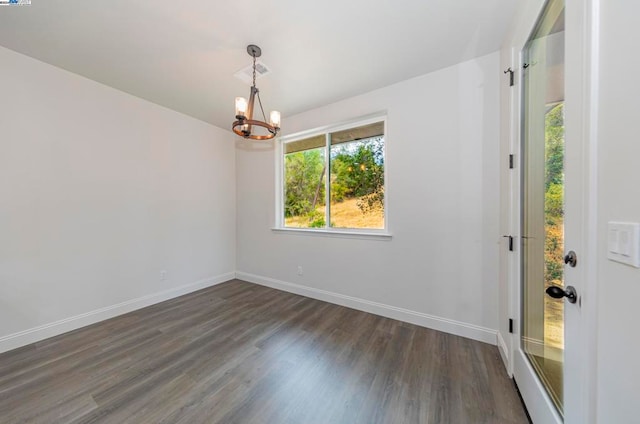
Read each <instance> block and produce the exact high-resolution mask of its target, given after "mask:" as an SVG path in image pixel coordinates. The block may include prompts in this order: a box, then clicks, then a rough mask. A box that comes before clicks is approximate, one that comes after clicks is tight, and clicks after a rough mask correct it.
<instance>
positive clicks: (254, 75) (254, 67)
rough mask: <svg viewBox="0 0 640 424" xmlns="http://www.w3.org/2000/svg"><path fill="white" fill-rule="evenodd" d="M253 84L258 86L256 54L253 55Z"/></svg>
mask: <svg viewBox="0 0 640 424" xmlns="http://www.w3.org/2000/svg"><path fill="white" fill-rule="evenodd" d="M253 86H254V87H255V86H256V55H255V54H254V55H253Z"/></svg>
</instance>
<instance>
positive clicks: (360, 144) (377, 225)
mask: <svg viewBox="0 0 640 424" xmlns="http://www.w3.org/2000/svg"><path fill="white" fill-rule="evenodd" d="M280 160H281V169H282V172H281V176H282V177H281V193H282V200H281V202H280V210H279V215H280V222H281V224H280V225H279V227H280V228H306V229H325V230H333V231H340V230H367V231H369V230H374V231H373V232H382V231H383V230H385V229H386V225H385V172H384V167H385V118H384V117H379V116H378V117H377V118H373V119H368V120H366V121H359V122H357V123H354V124H350V125H341V126H335V127H331V128H328V129H326V130H324V131H315V132H311V133H306V134H304V135H298V136H296V135H293V136H289V137H286V138H284V139H283V140H282V149H281V155H280Z"/></svg>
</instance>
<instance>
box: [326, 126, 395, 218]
mask: <svg viewBox="0 0 640 424" xmlns="http://www.w3.org/2000/svg"><path fill="white" fill-rule="evenodd" d="M349 144H351V145H346V146H343V145H338V146H335V147H334V148H333V149H332V154H331V200H332V201H334V202H340V201H342V200H344V199H345V198H353V197H356V198H359V201H358V203H357V204H358V207H359V208H360V210H361V211H362V212H363V213H366V212H368V211H370V210H373V209H376V208H379V209H383V207H384V140H383V139H382V138H374V139H369V140H365V141H358V142H355V143H349Z"/></svg>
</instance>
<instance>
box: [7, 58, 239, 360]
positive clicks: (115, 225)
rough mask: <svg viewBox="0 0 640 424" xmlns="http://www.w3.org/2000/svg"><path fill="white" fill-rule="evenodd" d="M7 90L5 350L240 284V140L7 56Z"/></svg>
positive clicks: (44, 66)
mask: <svg viewBox="0 0 640 424" xmlns="http://www.w3.org/2000/svg"><path fill="white" fill-rule="evenodd" d="M0 93H1V94H0V201H1V203H0V351H3V350H7V349H10V348H14V347H17V346H20V345H22V344H25V343H29V342H32V341H35V340H38V339H41V338H43V337H47V336H50V335H53V334H57V333H60V332H62V331H65V330H69V329H72V328H76V327H78V326H81V325H86V324H88V323H90V322H94V321H96V320H99V319H104V318H107V317H109V316H113V315H115V314H118V313H122V312H126V311H128V310H131V309H134V308H137V307H140V306H144V305H146V304H149V303H153V302H157V301H159V300H163V299H166V298H169V297H173V296H176V295H178V294H181V293H184V292H188V291H190V290H194V289H196V288H199V287H203V286H206V285H210V284H213V283H216V282H219V281H222V280H225V279H229V278H232V277H233V271H234V270H235V181H234V177H235V162H234V161H235V153H234V146H233V139H234V138H233V136H232V134H231V133H230V132H228V131H223V130H221V129H218V128H216V127H213V126H211V125H209V124H206V123H203V122H201V121H198V120H195V119H193V118H190V117H187V116H184V115H181V114H179V113H176V112H173V111H170V110H168V109H165V108H162V107H160V106H157V105H154V104H151V103H149V102H146V101H143V100H141V99H138V98H135V97H132V96H130V95H128V94H125V93H122V92H119V91H116V90H114V89H111V88H108V87H106V86H103V85H100V84H98V83H96V82H93V81H90V80H87V79H84V78H82V77H79V76H77V75H74V74H71V73H69V72H66V71H63V70H60V69H58V68H54V67H52V66H49V65H47V64H44V63H42V62H38V61H36V60H33V59H31V58H28V57H26V56H22V55H19V54H17V53H14V52H12V51H10V50H7V49H4V48H0ZM160 270H166V271H167V278H166V280H164V281H161V280H160V278H159V273H160Z"/></svg>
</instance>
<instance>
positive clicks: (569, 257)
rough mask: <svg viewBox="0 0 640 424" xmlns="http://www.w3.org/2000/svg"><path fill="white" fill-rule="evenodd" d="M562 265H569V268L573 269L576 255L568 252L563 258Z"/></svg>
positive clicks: (576, 262)
mask: <svg viewBox="0 0 640 424" xmlns="http://www.w3.org/2000/svg"><path fill="white" fill-rule="evenodd" d="M564 263H565V264H567V265H569V266H570V267H571V268H575V266H576V265H577V264H578V255H576V252H574V251H573V250H571V251H569V253H567V254H566V255H565V257H564Z"/></svg>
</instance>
